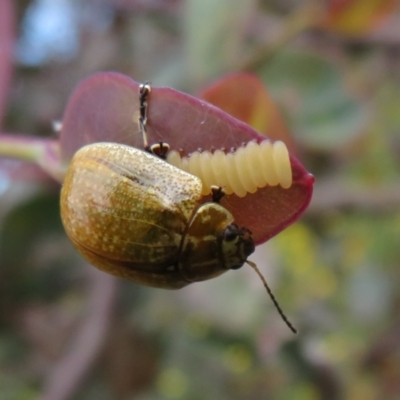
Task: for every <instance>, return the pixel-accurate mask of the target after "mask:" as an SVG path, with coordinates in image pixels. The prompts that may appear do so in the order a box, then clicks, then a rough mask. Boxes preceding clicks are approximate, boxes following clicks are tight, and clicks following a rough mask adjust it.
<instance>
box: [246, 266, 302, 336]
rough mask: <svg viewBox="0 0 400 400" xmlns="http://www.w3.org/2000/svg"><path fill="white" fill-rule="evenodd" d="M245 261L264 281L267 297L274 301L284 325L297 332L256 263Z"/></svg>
mask: <svg viewBox="0 0 400 400" xmlns="http://www.w3.org/2000/svg"><path fill="white" fill-rule="evenodd" d="M246 263H247V264H249V265H250V267H252V268H253V269H254V271H256V273H257V275H258V276H259V277H260V279H261V280H262V282H263V283H264V286H265V289H267V292H268V294H269V297H271V300H272V302H273V303H274V305H275V307H276V309H277V310H278V313H279V315H280V316H281V317H282V319H283V320H284V321H285V323H286V325H287V326H288V327H289V329H290V330H291V331H292V332H293V333H297V329H296V328H295V327H294V326H293V325H292V323H291V322H290V321H289V320H288V318H287V317H286V315H285V314H284V313H283V311H282V308H281V307H280V305H279V303H278V301H277V300H276V298H275V296H274V295H273V293H272V291H271V289H270V288H269V286H268V283H267V281H266V280H265V278H264V276H263V275H262V274H261V272H260V270H259V269H258V268H257V265H256V264H255V263H253V262H252V261H249V260H246Z"/></svg>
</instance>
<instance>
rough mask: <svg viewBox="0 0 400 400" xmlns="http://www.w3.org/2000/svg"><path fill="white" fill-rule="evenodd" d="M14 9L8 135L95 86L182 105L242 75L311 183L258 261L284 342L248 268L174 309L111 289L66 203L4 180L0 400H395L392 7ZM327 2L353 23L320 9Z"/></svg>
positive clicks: (399, 40)
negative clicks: (278, 120)
mask: <svg viewBox="0 0 400 400" xmlns="http://www.w3.org/2000/svg"><path fill="white" fill-rule="evenodd" d="M2 1H3V0H2ZM7 1H8V0H7ZM11 3H12V6H13V7H14V12H15V15H14V17H15V32H14V33H15V60H14V71H13V79H12V83H11V90H10V92H9V97H8V104H7V108H6V111H7V112H6V115H5V120H4V122H3V131H4V132H18V133H25V134H32V135H36V136H53V137H54V136H55V134H54V133H53V132H52V128H51V122H52V121H54V120H58V119H60V118H61V117H62V114H63V109H64V107H65V105H66V102H67V100H68V96H69V94H70V93H71V92H72V90H73V88H74V87H75V86H76V85H77V84H78V83H79V82H80V81H81V80H82V79H83V78H85V77H87V76H88V75H90V74H92V73H94V72H97V71H99V70H115V71H119V72H122V73H125V74H127V75H129V76H131V77H132V78H133V79H135V80H136V81H139V82H140V81H146V80H149V81H151V82H152V83H153V85H155V86H158V85H165V86H171V87H174V88H177V89H180V90H183V91H186V92H188V93H192V94H196V93H198V92H199V91H200V90H202V89H204V88H205V87H206V86H207V85H208V84H210V83H212V82H214V81H216V80H218V79H220V78H223V77H224V76H226V75H227V74H228V73H231V72H237V71H243V70H245V71H251V72H253V73H255V74H256V75H258V76H259V77H260V78H261V79H262V81H263V82H264V84H265V86H266V88H267V89H268V91H269V92H270V94H271V96H272V98H273V100H274V101H275V103H276V104H277V105H278V106H279V108H280V110H281V112H282V114H283V116H284V117H285V120H286V122H287V124H288V126H289V128H290V131H291V132H292V134H293V137H294V140H295V142H296V144H297V146H298V154H299V158H300V159H301V161H302V162H303V164H304V165H305V166H306V167H307V168H308V170H309V171H310V172H312V173H313V174H314V175H315V177H316V184H315V195H314V198H313V200H312V203H311V205H310V207H309V209H308V210H307V212H306V213H305V215H304V216H303V217H302V218H301V220H300V221H299V222H297V223H296V224H295V225H293V226H292V227H290V228H288V229H287V230H285V231H284V232H283V233H281V234H279V235H278V236H277V237H275V238H273V239H272V240H270V241H269V242H268V243H266V244H265V245H263V246H261V247H260V248H259V249H258V250H257V253H256V254H255V255H254V256H253V257H252V258H251V259H252V260H253V261H255V262H256V263H257V264H258V266H259V268H260V269H261V271H262V272H263V273H264V275H265V276H266V278H267V280H268V281H269V284H270V286H271V287H272V288H273V291H274V293H275V295H276V297H277V298H278V300H279V301H280V304H281V306H282V308H283V309H284V310H285V312H286V314H287V315H288V317H289V319H290V320H291V321H292V322H293V323H294V324H295V325H296V326H297V328H298V329H299V330H300V333H299V334H298V335H297V336H293V335H292V334H291V333H290V331H289V330H288V329H287V327H286V326H285V325H284V323H283V322H282V320H281V319H280V317H279V315H278V313H277V312H276V310H275V309H274V307H273V305H272V304H271V301H270V300H269V298H268V296H267V294H266V292H265V290H264V288H263V286H262V284H261V282H260V281H259V279H258V278H257V276H256V275H255V274H254V272H253V271H251V269H250V268H243V269H242V270H239V271H238V272H231V273H228V274H226V275H224V276H222V277H221V278H219V279H216V280H214V281H208V282H203V283H199V284H195V285H191V286H189V287H187V288H185V289H182V290H180V291H177V292H169V291H164V290H157V289H150V288H146V287H141V286H138V285H135V284H133V283H129V282H123V281H121V280H110V279H109V278H108V277H107V276H106V275H104V274H102V273H99V272H97V271H96V270H95V269H94V268H91V267H88V266H86V265H85V264H84V262H83V261H82V259H81V258H80V256H79V255H78V254H77V253H76V252H75V250H74V249H73V247H72V245H71V244H70V243H69V241H68V239H67V237H66V235H65V234H64V231H63V228H62V225H61V221H60V217H59V211H58V207H59V206H58V199H59V194H58V192H59V186H58V185H56V184H55V183H53V182H50V181H47V180H41V181H40V182H37V181H35V180H33V179H31V180H28V179H17V180H15V181H10V180H8V179H7V175H6V174H4V173H2V171H1V170H0V398H1V399H2V400H15V399H21V400H30V399H38V398H43V399H46V400H61V399H77V400H89V399H97V400H103V399H104V400H108V399H138V400H150V399H155V400H164V399H165V400H180V399H184V400H186V399H190V400H203V399H204V400H214V399H218V400H224V399H227V400H228V399H229V400H236V399H237V400H251V399H257V400H260V399H268V400H269V399H271V400H286V399H295V400H317V399H324V400H330V399H332V400H335V399H351V400H358V399H360V400H380V399H387V400H392V399H400V318H399V317H400V313H399V310H400V296H399V293H400V291H399V290H398V288H399V284H400V268H399V267H400V180H399V170H400V12H399V6H398V5H396V2H390V1H377V0H374V1H371V0H368V1H360V0H359V1H347V2H346V1H345V2H335V1H332V2H321V3H318V2H317V3H311V2H310V3H306V2H297V1H293V0H285V1H279V0H275V1H274V0H270V1H268V0H260V1H255V0H246V1H243V0H186V1H183V0H148V1H145V0H87V1H78V0H32V1H28V0H20V1H14V2H12V1H11V2H10V4H11ZM322 3H323V4H322ZM336 3H345V4H346V3H347V4H348V5H349V7H348V8H344V9H342V10H339V11H340V12H339V13H338V14H335V13H334V11H335V8H332V9H330V8H322V9H321V8H320V6H321V5H323V6H326V7H328V5H329V4H331V5H332V7H333V6H334V5H335V4H336ZM393 4H394V5H393ZM357 7H358V8H357ZM368 7H370V9H368ZM374 7H375V8H374ZM354 9H355V10H356V12H354ZM368 10H369V11H368ZM371 10H372V11H371ZM382 10H383V11H382ZM368 12H369V13H368ZM378 16H379V18H378ZM341 18H342V19H343V20H345V21H347V22H346V23H347V25H343V24H341ZM352 18H353V19H354V24H353V20H352ZM360 18H361V24H360ZM362 18H364V19H362ZM349 26H350V28H351V27H353V26H354V27H355V28H354V30H352V29H348V27H349ZM359 26H361V28H360V27H359ZM356 27H357V28H356Z"/></svg>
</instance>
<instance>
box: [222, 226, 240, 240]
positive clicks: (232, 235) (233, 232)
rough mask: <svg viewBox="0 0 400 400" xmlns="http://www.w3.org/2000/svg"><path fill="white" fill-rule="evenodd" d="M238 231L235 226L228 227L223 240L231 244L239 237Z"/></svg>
mask: <svg viewBox="0 0 400 400" xmlns="http://www.w3.org/2000/svg"><path fill="white" fill-rule="evenodd" d="M240 233H241V232H240V229H239V227H238V226H237V225H235V224H231V225H229V226H228V227H227V228H226V229H225V232H224V240H225V241H227V242H232V241H233V240H235V239H236V238H237V237H238V236H239V235H240Z"/></svg>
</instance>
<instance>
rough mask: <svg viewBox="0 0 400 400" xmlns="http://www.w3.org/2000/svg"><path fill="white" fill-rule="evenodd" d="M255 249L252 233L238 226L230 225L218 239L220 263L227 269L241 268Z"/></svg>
mask: <svg viewBox="0 0 400 400" xmlns="http://www.w3.org/2000/svg"><path fill="white" fill-rule="evenodd" d="M254 248H255V246H254V242H253V238H252V237H251V232H250V231H249V230H248V229H247V228H239V227H238V226H237V225H236V224H229V225H228V226H227V227H226V228H225V229H224V230H223V232H222V233H221V235H220V236H219V237H218V249H219V252H220V254H219V258H220V263H221V265H223V267H224V268H225V269H238V268H240V267H241V266H242V265H243V264H244V263H245V262H246V260H247V257H248V256H249V255H250V254H252V253H253V252H254Z"/></svg>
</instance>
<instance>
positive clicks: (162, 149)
mask: <svg viewBox="0 0 400 400" xmlns="http://www.w3.org/2000/svg"><path fill="white" fill-rule="evenodd" d="M148 151H149V153H151V154H154V155H155V156H157V157H159V158H161V159H162V160H166V159H167V154H168V152H169V144H168V143H165V142H159V143H155V144H152V145H151V146H149V148H148Z"/></svg>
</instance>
